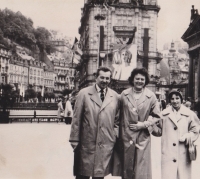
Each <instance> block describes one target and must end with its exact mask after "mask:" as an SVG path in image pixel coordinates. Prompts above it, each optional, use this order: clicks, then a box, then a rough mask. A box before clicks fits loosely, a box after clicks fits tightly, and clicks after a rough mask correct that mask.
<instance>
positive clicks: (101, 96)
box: [100, 89, 104, 102]
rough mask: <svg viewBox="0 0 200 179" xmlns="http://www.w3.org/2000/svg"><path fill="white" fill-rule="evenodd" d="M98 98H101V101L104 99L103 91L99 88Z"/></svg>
mask: <svg viewBox="0 0 200 179" xmlns="http://www.w3.org/2000/svg"><path fill="white" fill-rule="evenodd" d="M100 93H101V94H100V98H101V101H102V102H103V100H104V91H103V89H101V90H100Z"/></svg>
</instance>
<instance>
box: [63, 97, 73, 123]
mask: <svg viewBox="0 0 200 179" xmlns="http://www.w3.org/2000/svg"><path fill="white" fill-rule="evenodd" d="M65 99H66V103H65V112H64V117H65V123H66V124H71V120H72V116H73V110H72V105H71V102H70V101H69V97H68V96H66V97H65Z"/></svg>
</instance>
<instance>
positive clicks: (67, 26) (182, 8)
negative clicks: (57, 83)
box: [0, 0, 200, 50]
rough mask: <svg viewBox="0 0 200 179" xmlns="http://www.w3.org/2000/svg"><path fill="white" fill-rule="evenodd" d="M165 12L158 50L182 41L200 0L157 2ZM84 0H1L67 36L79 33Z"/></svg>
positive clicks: (1, 4)
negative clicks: (170, 43) (168, 43)
mask: <svg viewBox="0 0 200 179" xmlns="http://www.w3.org/2000/svg"><path fill="white" fill-rule="evenodd" d="M157 1H158V5H159V6H160V7H161V10H160V12H159V14H158V24H157V25H158V26H157V28H158V34H157V42H158V46H157V47H158V49H159V50H160V49H162V48H163V44H164V43H166V42H171V40H180V41H181V36H182V35H183V33H184V32H185V30H186V29H187V28H188V26H189V22H190V10H191V6H192V5H195V9H198V10H199V12H200V0H157ZM83 4H84V0H0V8H1V9H4V8H6V7H7V8H8V9H11V10H13V11H14V12H17V11H20V12H21V13H22V14H23V15H25V16H26V17H29V18H31V19H32V20H33V22H34V27H37V26H41V27H46V28H47V29H54V30H59V31H61V32H63V33H64V34H66V35H67V36H70V37H74V36H77V37H78V38H79V34H78V27H79V26H80V17H81V10H80V8H81V7H83Z"/></svg>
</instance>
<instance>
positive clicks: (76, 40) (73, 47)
mask: <svg viewBox="0 0 200 179" xmlns="http://www.w3.org/2000/svg"><path fill="white" fill-rule="evenodd" d="M77 42H78V39H77V38H76V37H75V39H74V44H73V46H72V50H76V49H75V48H76V43H77Z"/></svg>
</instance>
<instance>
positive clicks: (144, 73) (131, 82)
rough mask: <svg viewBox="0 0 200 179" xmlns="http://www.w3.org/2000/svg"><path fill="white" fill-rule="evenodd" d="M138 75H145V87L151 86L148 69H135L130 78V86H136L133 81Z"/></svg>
mask: <svg viewBox="0 0 200 179" xmlns="http://www.w3.org/2000/svg"><path fill="white" fill-rule="evenodd" d="M137 74H141V75H143V76H144V77H145V86H146V85H147V84H149V74H148V72H147V70H146V68H135V69H133V71H132V72H131V76H130V77H129V78H128V82H129V84H130V85H131V86H134V84H133V79H134V78H135V76H136V75H137Z"/></svg>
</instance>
